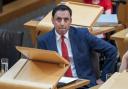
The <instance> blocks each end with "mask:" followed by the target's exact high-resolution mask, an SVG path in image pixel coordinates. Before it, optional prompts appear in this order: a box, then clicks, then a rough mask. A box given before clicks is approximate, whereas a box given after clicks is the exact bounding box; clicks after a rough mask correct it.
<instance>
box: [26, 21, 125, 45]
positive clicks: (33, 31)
mask: <svg viewBox="0 0 128 89" xmlns="http://www.w3.org/2000/svg"><path fill="white" fill-rule="evenodd" d="M38 23H39V21H36V20H30V21H28V22H26V23H25V24H24V27H25V28H26V29H28V30H30V35H31V38H32V43H33V46H35V44H36V37H37V35H38V33H39V31H37V30H36V27H37V25H38ZM122 28H123V27H122V25H119V26H115V27H93V28H92V29H93V30H92V31H91V33H92V34H94V35H98V34H102V33H108V32H111V31H115V30H116V31H117V30H120V29H122ZM42 33H43V32H42Z"/></svg>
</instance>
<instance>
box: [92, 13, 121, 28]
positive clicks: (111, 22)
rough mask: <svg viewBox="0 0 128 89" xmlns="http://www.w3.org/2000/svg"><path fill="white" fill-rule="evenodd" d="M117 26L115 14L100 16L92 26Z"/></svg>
mask: <svg viewBox="0 0 128 89" xmlns="http://www.w3.org/2000/svg"><path fill="white" fill-rule="evenodd" d="M117 24H118V18H117V14H102V15H100V17H99V18H98V20H97V21H96V23H95V24H94V26H116V25H117Z"/></svg>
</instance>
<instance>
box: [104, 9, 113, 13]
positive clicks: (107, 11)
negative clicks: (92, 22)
mask: <svg viewBox="0 0 128 89" xmlns="http://www.w3.org/2000/svg"><path fill="white" fill-rule="evenodd" d="M104 13H105V14H111V13H112V9H107V10H106V11H105V12H104Z"/></svg>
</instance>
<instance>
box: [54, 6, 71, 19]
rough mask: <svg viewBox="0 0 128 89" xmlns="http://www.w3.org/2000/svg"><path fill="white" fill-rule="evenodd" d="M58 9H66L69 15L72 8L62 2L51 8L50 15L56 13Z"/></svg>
mask: <svg viewBox="0 0 128 89" xmlns="http://www.w3.org/2000/svg"><path fill="white" fill-rule="evenodd" d="M59 10H60V11H65V10H68V11H69V13H70V16H72V10H71V8H69V7H68V6H66V5H64V4H61V5H58V6H56V7H55V8H54V9H53V11H52V17H54V15H55V13H56V12H57V11H59Z"/></svg>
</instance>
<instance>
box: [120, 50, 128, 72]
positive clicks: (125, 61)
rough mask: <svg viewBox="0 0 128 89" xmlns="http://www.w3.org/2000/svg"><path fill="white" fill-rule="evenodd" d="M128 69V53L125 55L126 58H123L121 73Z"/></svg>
mask: <svg viewBox="0 0 128 89" xmlns="http://www.w3.org/2000/svg"><path fill="white" fill-rule="evenodd" d="M127 67H128V51H127V52H126V53H125V54H124V56H123V58H122V62H121V66H120V69H119V72H122V71H124V70H126V69H127Z"/></svg>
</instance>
